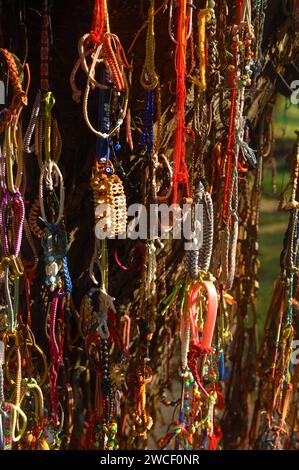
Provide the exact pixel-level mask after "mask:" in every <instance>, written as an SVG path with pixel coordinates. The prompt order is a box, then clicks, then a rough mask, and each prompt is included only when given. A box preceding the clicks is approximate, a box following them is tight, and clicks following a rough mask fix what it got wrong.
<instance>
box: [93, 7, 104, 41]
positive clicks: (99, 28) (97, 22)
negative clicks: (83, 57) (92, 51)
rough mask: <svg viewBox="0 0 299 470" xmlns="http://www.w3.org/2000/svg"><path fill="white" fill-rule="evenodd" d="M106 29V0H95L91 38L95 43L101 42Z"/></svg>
mask: <svg viewBox="0 0 299 470" xmlns="http://www.w3.org/2000/svg"><path fill="white" fill-rule="evenodd" d="M104 29H105V0H95V5H94V10H93V17H92V24H91V30H90V38H91V40H92V42H93V43H94V44H99V43H100V42H101V39H102V37H103V34H104Z"/></svg>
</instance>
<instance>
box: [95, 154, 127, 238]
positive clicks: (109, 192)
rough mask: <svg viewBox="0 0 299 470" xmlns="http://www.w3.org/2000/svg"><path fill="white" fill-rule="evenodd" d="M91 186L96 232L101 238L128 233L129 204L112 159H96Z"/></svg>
mask: <svg viewBox="0 0 299 470" xmlns="http://www.w3.org/2000/svg"><path fill="white" fill-rule="evenodd" d="M91 188H92V190H93V200H94V209H95V222H96V225H95V234H96V237H97V238H99V239H105V238H114V237H115V236H119V235H123V234H125V233H126V226H127V205H126V196H125V192H124V187H123V183H122V181H121V179H120V178H119V177H118V176H117V175H116V174H115V171H114V167H113V165H112V163H111V162H110V161H108V162H106V161H96V162H95V164H94V167H93V170H92V177H91Z"/></svg>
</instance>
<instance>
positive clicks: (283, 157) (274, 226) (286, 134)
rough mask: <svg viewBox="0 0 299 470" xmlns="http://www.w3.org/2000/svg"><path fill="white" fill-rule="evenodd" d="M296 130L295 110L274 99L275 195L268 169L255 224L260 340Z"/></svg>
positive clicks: (283, 224)
mask: <svg viewBox="0 0 299 470" xmlns="http://www.w3.org/2000/svg"><path fill="white" fill-rule="evenodd" d="M297 129H299V107H298V106H295V105H290V104H289V103H288V102H287V101H286V99H285V98H284V97H283V96H278V98H277V102H276V105H275V108H274V137H275V145H274V157H275V158H276V162H277V168H276V177H275V179H276V192H275V193H274V194H273V181H272V172H271V168H269V167H266V168H265V171H264V179H263V187H262V201H261V212H260V221H259V239H258V241H259V260H260V269H259V273H258V277H259V283H260V288H259V291H258V296H257V312H258V336H259V340H261V338H262V335H263V331H264V324H265V319H266V315H267V311H268V308H269V306H270V302H271V298H272V293H273V286H274V282H275V280H276V278H277V277H278V275H279V272H280V266H279V257H280V253H281V250H282V246H283V238H284V234H285V231H286V229H287V225H288V220H289V213H287V212H281V211H278V198H279V195H280V194H281V193H282V191H283V189H284V188H285V187H286V185H287V183H288V182H289V178H290V172H291V168H290V161H289V160H288V158H287V157H288V156H289V155H290V152H291V151H292V147H293V145H294V143H295V141H296V135H295V131H296V130H297Z"/></svg>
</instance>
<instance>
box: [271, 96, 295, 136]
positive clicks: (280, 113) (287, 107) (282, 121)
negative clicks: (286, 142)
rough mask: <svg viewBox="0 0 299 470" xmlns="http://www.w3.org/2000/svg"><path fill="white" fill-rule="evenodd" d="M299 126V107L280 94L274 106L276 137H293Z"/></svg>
mask: <svg viewBox="0 0 299 470" xmlns="http://www.w3.org/2000/svg"><path fill="white" fill-rule="evenodd" d="M298 128H299V107H298V106H296V105H294V104H291V103H290V101H289V100H287V99H286V98H285V97H284V96H282V95H278V97H277V100H276V103H275V108H274V135H275V138H276V139H280V140H281V139H293V138H294V132H295V130H297V129H298Z"/></svg>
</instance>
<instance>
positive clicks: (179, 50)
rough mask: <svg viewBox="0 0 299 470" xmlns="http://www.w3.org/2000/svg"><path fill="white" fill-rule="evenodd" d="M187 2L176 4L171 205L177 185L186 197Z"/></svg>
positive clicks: (174, 198) (181, 0)
mask: <svg viewBox="0 0 299 470" xmlns="http://www.w3.org/2000/svg"><path fill="white" fill-rule="evenodd" d="M186 9H187V1H186V0H179V2H178V26H177V44H176V58H175V65H176V76H177V80H176V116H175V131H174V155H173V164H174V171H173V204H176V202H177V195H178V184H179V183H184V185H185V186H186V192H187V195H188V192H189V190H188V178H189V177H188V169H187V165H186V162H185V141H184V137H185V101H186V83H185V77H186V53H187V42H188V39H187V11H186Z"/></svg>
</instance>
